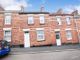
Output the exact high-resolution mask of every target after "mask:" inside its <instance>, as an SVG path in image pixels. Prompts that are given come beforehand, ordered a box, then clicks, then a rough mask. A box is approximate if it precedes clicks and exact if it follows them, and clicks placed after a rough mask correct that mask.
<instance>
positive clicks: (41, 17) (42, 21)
mask: <svg viewBox="0 0 80 60" xmlns="http://www.w3.org/2000/svg"><path fill="white" fill-rule="evenodd" d="M40 23H41V24H44V23H45V19H44V16H40Z"/></svg>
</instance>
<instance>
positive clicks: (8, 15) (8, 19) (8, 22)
mask: <svg viewBox="0 0 80 60" xmlns="http://www.w3.org/2000/svg"><path fill="white" fill-rule="evenodd" d="M4 15H5V19H4V20H5V21H4V24H5V25H10V24H11V19H12V18H11V13H5V14H4Z"/></svg>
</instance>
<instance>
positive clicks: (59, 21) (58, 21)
mask: <svg viewBox="0 0 80 60" xmlns="http://www.w3.org/2000/svg"><path fill="white" fill-rule="evenodd" d="M58 18H59V19H58ZM56 21H57V23H58V25H62V21H61V16H56Z"/></svg>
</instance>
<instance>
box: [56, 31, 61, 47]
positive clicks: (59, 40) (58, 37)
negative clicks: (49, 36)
mask: <svg viewBox="0 0 80 60" xmlns="http://www.w3.org/2000/svg"><path fill="white" fill-rule="evenodd" d="M55 33H56V44H57V46H61V39H60V32H55Z"/></svg>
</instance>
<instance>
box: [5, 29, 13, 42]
mask: <svg viewBox="0 0 80 60" xmlns="http://www.w3.org/2000/svg"><path fill="white" fill-rule="evenodd" d="M6 32H9V33H10V34H5V33H6ZM11 35H12V33H11V30H4V40H6V38H8V39H9V40H6V41H8V42H11Z"/></svg>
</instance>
